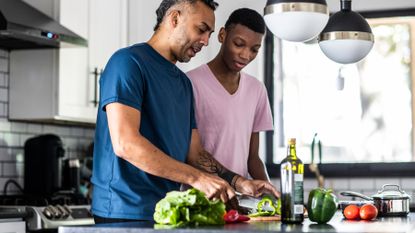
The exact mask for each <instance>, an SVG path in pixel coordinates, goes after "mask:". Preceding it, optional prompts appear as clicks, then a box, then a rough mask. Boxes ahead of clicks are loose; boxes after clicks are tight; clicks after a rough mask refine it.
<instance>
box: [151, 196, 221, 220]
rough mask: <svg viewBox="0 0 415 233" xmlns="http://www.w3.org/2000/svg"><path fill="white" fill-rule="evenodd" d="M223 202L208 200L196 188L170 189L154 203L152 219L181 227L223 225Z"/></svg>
mask: <svg viewBox="0 0 415 233" xmlns="http://www.w3.org/2000/svg"><path fill="white" fill-rule="evenodd" d="M225 212H226V211H225V204H224V203H223V202H222V201H221V200H215V201H210V200H208V199H207V198H206V196H205V194H204V193H203V192H201V191H199V190H197V189H194V188H193V189H189V190H187V191H184V192H179V191H172V192H169V193H167V194H166V197H165V198H163V199H161V200H160V201H159V202H158V203H157V204H156V209H155V212H154V216H153V217H154V221H156V223H158V224H165V225H170V226H171V227H182V226H187V225H192V226H198V225H223V224H225V221H224V219H223V216H224V214H225Z"/></svg>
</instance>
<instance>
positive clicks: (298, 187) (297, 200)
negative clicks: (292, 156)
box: [294, 174, 304, 213]
mask: <svg viewBox="0 0 415 233" xmlns="http://www.w3.org/2000/svg"><path fill="white" fill-rule="evenodd" d="M303 177H304V176H303V174H295V175H294V204H295V206H297V205H298V206H301V213H303V209H302V208H303V203H304V198H303V197H304V187H303ZM296 208H297V207H294V212H296V213H297V211H296ZM298 209H299V208H298Z"/></svg>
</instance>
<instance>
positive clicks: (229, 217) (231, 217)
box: [223, 210, 239, 223]
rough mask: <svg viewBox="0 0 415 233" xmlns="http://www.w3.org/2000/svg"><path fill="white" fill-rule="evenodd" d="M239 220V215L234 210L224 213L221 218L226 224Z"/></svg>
mask: <svg viewBox="0 0 415 233" xmlns="http://www.w3.org/2000/svg"><path fill="white" fill-rule="evenodd" d="M238 218H239V213H238V211H236V210H229V211H228V212H226V214H225V215H224V216H223V220H225V222H227V223H232V222H236V221H237V220H238Z"/></svg>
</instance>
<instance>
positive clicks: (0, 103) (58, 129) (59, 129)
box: [0, 50, 94, 194]
mask: <svg viewBox="0 0 415 233" xmlns="http://www.w3.org/2000/svg"><path fill="white" fill-rule="evenodd" d="M22 69H24V67H22ZM28 88H30V87H28ZM8 92H9V53H8V52H7V51H4V50H0V190H3V187H4V184H5V182H6V181H7V180H9V179H13V180H15V181H17V182H18V183H19V184H20V186H22V187H23V169H24V167H23V166H24V161H23V160H24V150H23V148H24V143H25V141H26V140H27V139H28V138H31V137H33V136H36V135H39V134H47V133H52V134H56V135H58V136H60V137H61V139H62V141H63V144H64V147H65V151H66V153H65V156H66V157H69V158H74V157H79V156H84V155H85V154H86V149H87V147H88V145H89V144H90V143H91V142H92V140H93V136H94V129H91V128H83V127H76V126H58V125H49V124H33V123H23V122H11V121H9V120H8V102H9V94H8ZM17 192H18V189H17V188H16V187H15V186H14V185H9V186H8V192H7V193H8V194H11V193H17Z"/></svg>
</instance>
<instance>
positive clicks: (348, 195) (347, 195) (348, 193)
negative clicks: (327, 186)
mask: <svg viewBox="0 0 415 233" xmlns="http://www.w3.org/2000/svg"><path fill="white" fill-rule="evenodd" d="M340 195H342V196H346V197H360V198H362V199H365V200H368V201H373V198H371V197H368V196H366V195H364V194H361V193H358V192H353V191H342V192H340Z"/></svg>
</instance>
